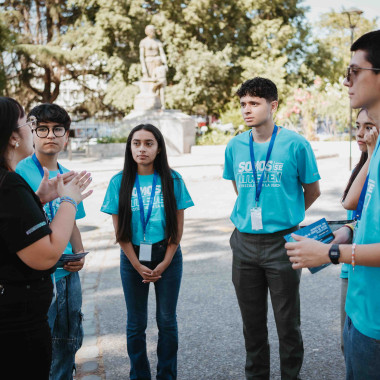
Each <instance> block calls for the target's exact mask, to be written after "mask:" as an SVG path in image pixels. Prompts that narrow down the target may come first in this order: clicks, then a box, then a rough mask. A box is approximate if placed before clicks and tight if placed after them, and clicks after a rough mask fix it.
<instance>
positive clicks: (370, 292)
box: [285, 30, 380, 380]
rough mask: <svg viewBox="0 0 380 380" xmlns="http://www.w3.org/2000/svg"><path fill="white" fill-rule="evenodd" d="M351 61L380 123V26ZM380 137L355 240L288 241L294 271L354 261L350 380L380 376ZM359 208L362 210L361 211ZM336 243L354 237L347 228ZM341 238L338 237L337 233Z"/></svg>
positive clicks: (353, 93)
mask: <svg viewBox="0 0 380 380" xmlns="http://www.w3.org/2000/svg"><path fill="white" fill-rule="evenodd" d="M351 51H353V52H354V55H353V57H352V59H351V63H350V66H349V69H348V71H347V76H346V78H345V81H344V85H345V86H347V87H348V94H349V97H350V102H351V106H352V107H353V108H365V109H366V110H367V112H368V116H369V117H370V118H371V119H372V120H373V121H374V122H375V123H376V124H378V125H380V30H376V31H374V32H370V33H367V34H364V35H363V36H361V37H360V38H359V39H358V40H356V41H355V42H354V44H353V45H352V46H351ZM379 145H380V139H378V141H377V144H376V147H375V151H374V153H373V154H372V158H371V161H370V164H369V169H368V176H367V178H368V181H367V185H365V186H364V187H363V185H364V180H363V183H362V184H361V185H360V186H359V188H363V191H362V192H361V193H360V190H359V191H358V192H357V198H358V210H360V209H362V213H361V218H360V220H359V222H358V226H357V231H356V233H355V236H354V244H352V245H351V244H322V243H320V242H317V241H314V240H310V239H306V238H302V237H297V236H295V235H294V238H295V240H297V241H298V242H296V243H287V244H286V245H285V247H286V249H287V250H288V255H289V256H290V261H291V262H292V263H293V268H294V269H299V268H306V267H313V266H318V265H321V264H324V263H328V262H332V263H333V264H338V263H347V264H351V266H350V269H349V275H348V276H349V277H348V278H349V280H348V290H347V298H346V313H347V317H346V323H345V327H344V334H343V335H344V356H345V361H346V380H358V379H363V380H364V379H365V380H377V379H379V378H380V212H379V210H380V149H379ZM358 210H357V211H358ZM338 231H339V234H338V235H339V236H340V238H339V240H338V241H337V242H336V243H345V242H346V241H348V239H347V238H345V237H344V236H345V235H347V232H348V229H347V228H346V227H342V229H340V230H338ZM336 236H337V235H336Z"/></svg>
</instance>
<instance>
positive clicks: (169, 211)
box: [116, 124, 179, 244]
mask: <svg viewBox="0 0 380 380" xmlns="http://www.w3.org/2000/svg"><path fill="white" fill-rule="evenodd" d="M140 130H145V131H148V132H151V133H152V134H153V136H154V138H155V139H156V141H157V143H158V149H159V153H158V154H157V156H156V158H155V159H154V162H153V166H154V169H155V170H156V171H157V173H158V175H159V176H160V178H161V192H162V196H163V199H164V210H165V219H166V227H165V236H166V239H167V240H168V241H170V242H171V243H174V244H178V243H179V242H178V241H177V240H178V220H177V202H176V199H175V196H174V182H173V176H174V177H175V180H179V178H178V177H177V175H176V172H175V171H173V170H171V169H170V167H169V164H168V158H167V155H166V146H165V140H164V137H163V136H162V133H161V132H160V130H159V129H158V128H156V127H155V126H154V125H152V124H139V125H138V126H137V127H135V128H133V129H132V131H131V133H130V134H129V136H128V139H127V145H126V148H125V158H124V168H123V176H122V179H121V185H120V192H119V214H118V226H117V233H116V240H117V241H118V242H127V243H128V242H131V241H132V208H131V199H132V191H133V186H134V184H135V179H136V175H137V163H136V161H135V160H134V159H133V157H132V150H131V144H132V138H133V135H134V133H135V132H137V131H140Z"/></svg>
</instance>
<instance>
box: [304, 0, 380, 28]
mask: <svg viewBox="0 0 380 380" xmlns="http://www.w3.org/2000/svg"><path fill="white" fill-rule="evenodd" d="M303 5H308V6H309V7H310V8H311V9H310V12H308V13H307V17H308V18H309V20H310V21H311V22H314V21H316V20H317V18H318V16H319V15H320V14H321V13H326V12H329V11H331V10H334V11H335V12H341V11H342V8H343V7H344V8H346V9H348V8H351V7H355V8H359V9H360V10H362V11H364V13H363V16H364V17H366V18H369V19H372V18H373V17H378V25H380V0H344V1H342V0H304V1H303Z"/></svg>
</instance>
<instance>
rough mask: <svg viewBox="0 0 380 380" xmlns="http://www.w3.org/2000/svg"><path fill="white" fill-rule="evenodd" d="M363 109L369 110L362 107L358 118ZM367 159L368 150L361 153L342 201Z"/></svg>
mask: <svg viewBox="0 0 380 380" xmlns="http://www.w3.org/2000/svg"><path fill="white" fill-rule="evenodd" d="M362 111H364V112H366V113H367V110H366V109H365V108H361V109H360V111H359V112H358V114H357V116H356V118H358V116H359V114H360V112H362ZM367 114H368V113H367ZM367 159H368V152H362V154H361V155H360V159H359V162H358V163H357V164H356V166H355V168H354V170H353V171H352V173H351V177H350V179H349V180H348V183H347V186H346V188H345V189H344V192H343V196H342V202H343V201H344V200H345V199H346V197H347V194H348V192H349V191H350V188H351V186H352V183H353V182H354V181H355V178H356V177H357V175H358V174H359V172H360V170H361V168H362V167H363V166H364V164H365V162H366V161H367Z"/></svg>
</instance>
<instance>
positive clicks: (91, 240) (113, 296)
mask: <svg viewBox="0 0 380 380" xmlns="http://www.w3.org/2000/svg"><path fill="white" fill-rule="evenodd" d="M313 147H314V150H315V153H316V156H317V158H318V166H319V170H320V174H321V177H322V180H321V190H322V195H321V197H320V198H319V199H318V200H317V201H316V203H315V204H314V205H313V206H312V207H311V209H310V210H309V211H308V212H307V217H306V220H305V223H310V222H313V221H315V220H317V219H319V218H321V217H326V219H328V220H336V219H345V212H344V210H343V208H342V207H341V206H340V196H341V193H342V191H343V188H344V186H345V184H346V182H347V179H348V177H349V170H348V143H318V144H313ZM353 149H354V150H355V149H356V147H355V146H354V144H353ZM354 153H355V154H354V156H355V157H354V162H355V161H356V160H357V152H356V151H355V152H354ZM223 154H224V148H223V147H210V148H207V147H195V149H194V150H193V153H192V154H187V155H182V156H175V157H174V156H173V157H170V164H171V166H172V167H173V168H174V169H176V170H178V171H179V172H180V173H181V174H182V176H183V177H184V179H185V182H186V185H187V187H188V189H189V192H190V194H191V196H192V198H193V201H194V203H195V207H192V208H191V209H189V210H187V211H186V212H185V230H184V234H183V238H182V242H181V246H182V251H183V257H184V271H183V280H182V286H181V292H180V297H179V304H178V310H177V312H178V324H179V339H180V341H179V353H178V379H180V380H206V379H208V380H243V379H244V358H245V350H244V340H243V334H242V322H241V317H240V312H239V309H238V305H237V301H236V297H235V293H234V289H233V286H232V282H231V261H232V257H231V251H230V248H229V237H230V235H231V232H232V231H233V225H232V223H231V222H230V220H229V215H230V212H231V210H232V207H233V204H234V201H235V195H234V192H233V189H232V185H231V183H230V181H225V180H223V179H222V170H223V162H224V155H223ZM61 163H62V164H63V165H64V166H67V167H69V168H72V169H75V170H81V169H83V168H85V169H87V170H89V171H91V172H92V176H93V186H92V188H93V189H94V194H93V195H92V196H91V197H90V198H89V199H87V200H86V201H85V208H86V212H87V217H86V218H85V219H83V220H80V221H79V223H78V225H79V227H80V229H81V231H82V238H83V242H84V246H85V248H86V250H89V251H90V254H89V255H88V256H87V261H86V264H85V267H84V269H83V270H82V271H81V278H82V287H83V313H84V330H85V339H84V342H83V346H82V348H81V350H80V351H79V352H78V355H77V362H78V363H79V369H78V374H77V376H76V379H82V380H99V379H103V380H104V379H107V380H119V379H128V378H129V361H128V358H127V349H126V337H125V322H126V308H125V303H124V297H123V291H122V287H121V281H120V275H119V255H120V251H119V248H118V246H117V245H116V244H115V237H114V232H113V226H112V221H111V217H110V216H108V215H106V214H103V213H101V212H100V211H99V210H100V206H101V204H102V201H103V197H104V194H105V191H106V188H107V185H108V182H109V180H110V178H111V177H112V176H113V175H114V174H116V173H117V172H118V171H120V170H121V169H122V166H123V158H122V157H117V158H112V159H103V160H95V159H90V158H80V159H76V158H74V159H73V160H72V161H68V160H65V159H63V160H61ZM339 273H340V266H329V267H328V268H326V269H324V270H323V271H322V272H319V273H317V274H315V275H311V274H310V273H309V271H308V270H305V269H304V270H303V273H302V281H301V310H302V332H303V337H304V346H305V359H304V365H303V369H302V372H301V375H302V379H304V380H322V379H329V380H337V379H344V360H343V356H342V353H341V351H340V317H339V301H340V279H339ZM149 309H150V312H149V319H148V328H147V344H148V356H149V360H150V362H151V369H152V378H155V368H156V355H155V351H156V344H157V328H156V324H155V298H154V291H153V286H152V285H151V294H150V299H149ZM268 326H269V339H270V344H271V379H275V380H278V379H280V369H279V356H278V342H277V333H276V328H275V324H274V320H273V314H272V312H271V306H269V316H268Z"/></svg>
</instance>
